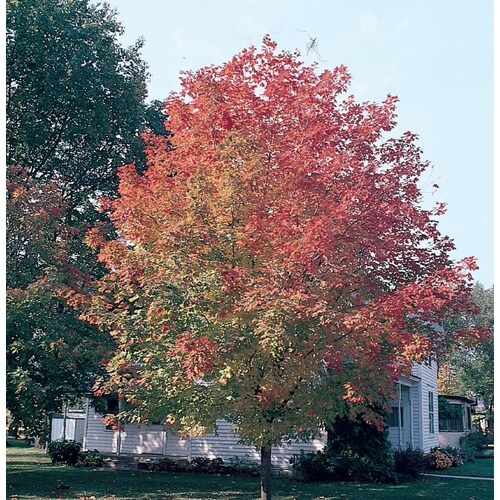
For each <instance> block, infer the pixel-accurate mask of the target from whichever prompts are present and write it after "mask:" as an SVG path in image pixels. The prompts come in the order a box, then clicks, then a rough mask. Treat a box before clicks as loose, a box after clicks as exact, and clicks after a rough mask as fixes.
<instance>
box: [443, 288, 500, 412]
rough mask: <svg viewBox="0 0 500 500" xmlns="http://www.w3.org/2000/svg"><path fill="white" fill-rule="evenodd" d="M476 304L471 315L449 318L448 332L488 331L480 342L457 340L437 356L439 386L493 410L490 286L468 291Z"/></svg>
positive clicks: (492, 293) (492, 323)
mask: <svg viewBox="0 0 500 500" xmlns="http://www.w3.org/2000/svg"><path fill="white" fill-rule="evenodd" d="M472 297H473V300H474V302H475V304H476V305H477V310H476V311H475V312H474V313H473V314H462V315H458V316H455V317H452V318H449V319H448V320H447V321H446V322H445V323H444V326H445V328H446V329H447V330H448V331H453V330H456V329H457V328H463V327H471V326H476V327H482V328H484V329H486V330H488V331H490V335H488V337H487V338H486V339H485V341H484V342H479V343H470V342H457V343H455V344H454V345H453V346H451V348H450V349H449V350H448V351H447V352H446V353H445V355H444V356H442V358H441V360H440V361H441V363H440V368H439V388H440V391H442V392H444V393H445V394H456V395H460V396H467V397H470V398H473V399H475V398H477V397H479V398H480V399H482V400H483V402H484V405H485V408H486V410H487V411H490V412H491V411H492V410H493V396H494V345H493V327H494V288H493V287H491V288H484V286H483V285H481V284H480V283H477V284H476V285H474V288H473V290H472Z"/></svg>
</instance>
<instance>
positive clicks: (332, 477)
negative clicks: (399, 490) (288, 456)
mask: <svg viewBox="0 0 500 500" xmlns="http://www.w3.org/2000/svg"><path fill="white" fill-rule="evenodd" d="M293 468H294V470H295V472H296V475H297V479H299V480H300V481H304V482H315V481H360V482H394V481H395V480H396V476H395V474H394V469H393V465H392V464H390V465H388V464H387V463H383V462H382V463H379V464H377V463H376V462H373V461H371V460H370V459H369V458H367V457H362V456H359V455H357V454H355V453H351V454H349V453H348V452H344V453H343V454H339V455H334V454H333V453H332V452H331V451H318V452H316V453H301V454H300V455H299V456H297V457H294V459H293Z"/></svg>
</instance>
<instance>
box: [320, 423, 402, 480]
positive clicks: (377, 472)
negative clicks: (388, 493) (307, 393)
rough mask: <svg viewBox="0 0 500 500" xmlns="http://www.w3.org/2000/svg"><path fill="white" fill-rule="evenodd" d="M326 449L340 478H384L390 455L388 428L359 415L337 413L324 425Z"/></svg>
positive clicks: (389, 471)
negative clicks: (350, 416)
mask: <svg viewBox="0 0 500 500" xmlns="http://www.w3.org/2000/svg"><path fill="white" fill-rule="evenodd" d="M325 451H326V453H327V454H328V455H329V456H330V457H332V458H334V459H335V467H334V468H335V476H336V477H337V478H338V480H340V481H357V480H364V481H376V482H378V481H388V480H391V478H392V471H393V469H394V458H393V450H392V447H391V443H390V442H389V439H388V430H387V428H386V429H385V430H382V431H381V430H379V429H378V428H377V427H376V426H374V425H372V424H369V423H366V422H365V421H364V420H362V419H361V418H358V419H356V420H351V419H349V418H347V417H340V418H337V419H336V420H335V422H334V423H333V424H332V425H331V427H330V428H329V429H328V443H327V447H326V450H325Z"/></svg>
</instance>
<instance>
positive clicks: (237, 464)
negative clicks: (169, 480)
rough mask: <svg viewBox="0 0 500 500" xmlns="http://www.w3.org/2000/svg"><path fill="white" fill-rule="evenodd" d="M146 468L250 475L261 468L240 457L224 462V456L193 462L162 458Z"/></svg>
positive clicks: (253, 474)
mask: <svg viewBox="0 0 500 500" xmlns="http://www.w3.org/2000/svg"><path fill="white" fill-rule="evenodd" d="M144 468H145V469H147V470H151V471H161V472H196V473H199V474H231V475H235V476H249V477H257V476H259V475H260V468H259V465H258V464H257V463H255V462H252V461H250V460H247V459H244V458H238V457H234V458H232V459H229V460H228V461H227V462H224V460H222V458H214V459H210V458H205V457H197V458H194V459H193V460H191V462H188V461H187V460H172V459H170V458H162V459H160V460H157V461H155V462H153V463H150V464H145V465H144Z"/></svg>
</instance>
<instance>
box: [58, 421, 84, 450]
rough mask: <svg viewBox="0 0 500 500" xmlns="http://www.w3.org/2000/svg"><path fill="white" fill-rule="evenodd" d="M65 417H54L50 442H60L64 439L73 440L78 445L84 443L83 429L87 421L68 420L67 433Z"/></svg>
mask: <svg viewBox="0 0 500 500" xmlns="http://www.w3.org/2000/svg"><path fill="white" fill-rule="evenodd" d="M64 425H65V424H64V417H62V416H61V417H52V423H51V430H50V440H51V441H60V440H63V439H67V440H73V441H76V442H77V443H81V442H82V441H83V429H84V427H85V420H84V419H83V418H71V417H68V418H66V431H65V430H64Z"/></svg>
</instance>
